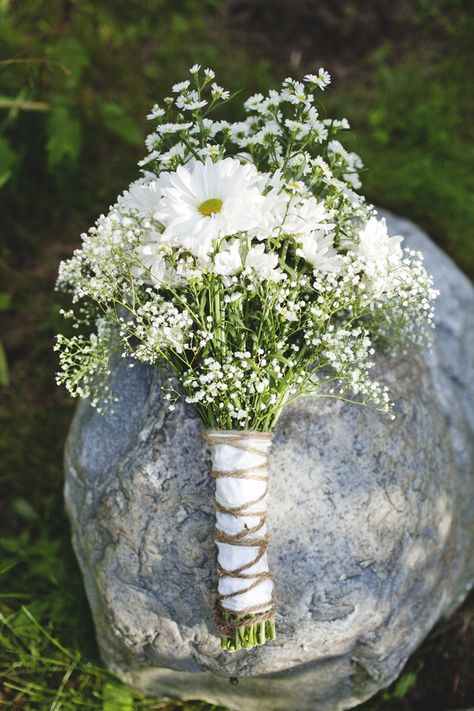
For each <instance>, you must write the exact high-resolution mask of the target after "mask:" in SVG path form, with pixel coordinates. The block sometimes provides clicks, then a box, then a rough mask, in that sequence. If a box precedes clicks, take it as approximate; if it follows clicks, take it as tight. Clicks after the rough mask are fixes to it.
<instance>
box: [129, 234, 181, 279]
mask: <svg viewBox="0 0 474 711" xmlns="http://www.w3.org/2000/svg"><path fill="white" fill-rule="evenodd" d="M167 249H168V247H167V245H166V244H164V243H163V240H162V235H161V234H160V233H159V232H151V233H150V234H149V235H148V240H147V241H146V242H143V243H142V244H140V245H139V246H138V247H137V248H136V254H137V257H138V262H139V264H137V266H136V267H135V268H134V269H133V272H134V275H135V276H136V277H139V278H140V279H142V280H143V281H144V282H145V283H151V284H155V286H165V285H175V284H176V283H177V281H178V278H177V275H176V273H175V271H174V270H173V269H172V268H171V267H170V265H169V264H168V263H167V262H166V259H165V254H166V252H167Z"/></svg>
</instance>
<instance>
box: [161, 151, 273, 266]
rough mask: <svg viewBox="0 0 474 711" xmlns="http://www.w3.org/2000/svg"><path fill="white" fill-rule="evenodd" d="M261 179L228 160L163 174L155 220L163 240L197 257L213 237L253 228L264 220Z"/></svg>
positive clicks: (208, 247)
mask: <svg viewBox="0 0 474 711" xmlns="http://www.w3.org/2000/svg"><path fill="white" fill-rule="evenodd" d="M261 185H262V175H261V174H260V173H258V171H257V169H256V168H255V167H254V166H253V165H242V164H241V163H239V161H238V160H235V159H234V158H225V159H224V160H222V161H218V162H217V163H213V162H212V161H211V160H210V159H208V160H206V162H205V163H201V162H199V161H193V162H192V163H189V164H187V165H186V166H179V167H178V168H177V170H176V172H175V173H171V174H169V175H168V182H167V185H166V186H165V187H164V189H163V198H162V200H161V203H160V208H159V209H158V210H157V211H156V213H155V218H156V219H158V220H159V221H160V222H161V223H162V224H163V225H164V226H165V236H166V237H169V238H172V239H173V241H175V242H176V243H177V244H179V245H181V246H183V247H185V248H186V249H188V250H189V251H190V252H191V253H192V254H194V255H196V256H198V257H202V256H204V255H207V254H209V253H210V251H211V250H212V247H213V244H214V241H215V240H216V239H217V238H221V237H227V236H230V235H234V234H236V233H238V232H245V231H249V230H254V229H258V228H259V227H260V226H261V225H262V221H264V216H263V214H262V212H264V204H265V197H264V196H263V195H262V192H261Z"/></svg>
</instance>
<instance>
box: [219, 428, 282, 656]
mask: <svg viewBox="0 0 474 711" xmlns="http://www.w3.org/2000/svg"><path fill="white" fill-rule="evenodd" d="M205 438H206V440H207V442H208V443H209V444H210V446H211V450H212V472H211V476H212V477H213V479H214V480H215V497H214V507H215V510H216V533H215V541H216V544H217V549H218V554H217V573H218V578H219V582H218V595H217V600H216V604H215V612H216V622H217V626H218V628H219V631H220V634H221V646H222V648H223V649H226V650H228V651H235V650H237V649H240V648H242V647H245V648H247V649H248V648H251V647H255V646H257V645H261V644H264V643H265V641H266V640H267V639H274V638H275V623H274V616H275V598H274V595H273V578H272V574H271V573H270V570H269V566H268V558H267V549H268V544H269V536H268V531H267V523H266V502H267V493H268V454H269V451H270V447H271V443H272V434H271V433H269V432H255V431H246V430H243V431H239V430H209V431H207V432H206V433H205Z"/></svg>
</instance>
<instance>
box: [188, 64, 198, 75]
mask: <svg viewBox="0 0 474 711" xmlns="http://www.w3.org/2000/svg"><path fill="white" fill-rule="evenodd" d="M200 69H201V65H200V64H193V66H192V67H191V68H190V69H189V73H190V74H198V73H199V70H200Z"/></svg>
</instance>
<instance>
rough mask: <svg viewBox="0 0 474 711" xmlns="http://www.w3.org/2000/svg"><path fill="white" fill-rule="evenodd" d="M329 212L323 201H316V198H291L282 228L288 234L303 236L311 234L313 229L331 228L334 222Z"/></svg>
mask: <svg viewBox="0 0 474 711" xmlns="http://www.w3.org/2000/svg"><path fill="white" fill-rule="evenodd" d="M331 219H332V215H331V213H329V212H328V211H327V209H326V206H325V205H324V203H323V202H318V201H317V200H316V198H314V197H310V198H309V199H308V200H303V201H298V202H296V201H295V200H292V202H291V203H290V205H289V207H288V211H287V214H286V217H285V221H284V225H283V227H284V230H285V232H288V233H289V234H294V235H298V236H304V235H308V234H311V232H314V231H315V230H325V231H327V230H332V229H333V228H334V223H333V222H330V220H331Z"/></svg>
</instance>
